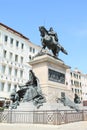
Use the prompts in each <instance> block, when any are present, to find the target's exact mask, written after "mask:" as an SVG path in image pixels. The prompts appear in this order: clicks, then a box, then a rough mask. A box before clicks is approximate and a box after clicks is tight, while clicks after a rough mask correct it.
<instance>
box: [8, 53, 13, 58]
mask: <svg viewBox="0 0 87 130" xmlns="http://www.w3.org/2000/svg"><path fill="white" fill-rule="evenodd" d="M9 58H10V60H12V58H13V53H12V52H10V54H9Z"/></svg>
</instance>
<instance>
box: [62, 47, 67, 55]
mask: <svg viewBox="0 0 87 130" xmlns="http://www.w3.org/2000/svg"><path fill="white" fill-rule="evenodd" d="M61 51H62V52H63V53H64V54H66V55H68V53H67V51H66V50H65V49H64V48H63V47H61Z"/></svg>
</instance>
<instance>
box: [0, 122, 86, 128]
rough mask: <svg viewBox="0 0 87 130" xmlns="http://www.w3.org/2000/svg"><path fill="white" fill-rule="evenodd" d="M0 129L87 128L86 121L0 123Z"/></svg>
mask: <svg viewBox="0 0 87 130" xmlns="http://www.w3.org/2000/svg"><path fill="white" fill-rule="evenodd" d="M0 130H87V121H80V122H74V123H69V124H62V125H43V124H15V123H13V124H8V123H0Z"/></svg>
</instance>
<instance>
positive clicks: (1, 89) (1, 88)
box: [0, 83, 5, 91]
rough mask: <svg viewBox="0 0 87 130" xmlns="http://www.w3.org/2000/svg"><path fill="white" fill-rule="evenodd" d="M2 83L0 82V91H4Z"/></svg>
mask: <svg viewBox="0 0 87 130" xmlns="http://www.w3.org/2000/svg"><path fill="white" fill-rule="evenodd" d="M4 85H5V84H4V83H1V87H0V91H4Z"/></svg>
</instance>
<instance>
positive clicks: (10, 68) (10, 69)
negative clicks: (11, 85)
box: [9, 67, 12, 75]
mask: <svg viewBox="0 0 87 130" xmlns="http://www.w3.org/2000/svg"><path fill="white" fill-rule="evenodd" d="M11 73H12V67H9V75H11Z"/></svg>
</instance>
